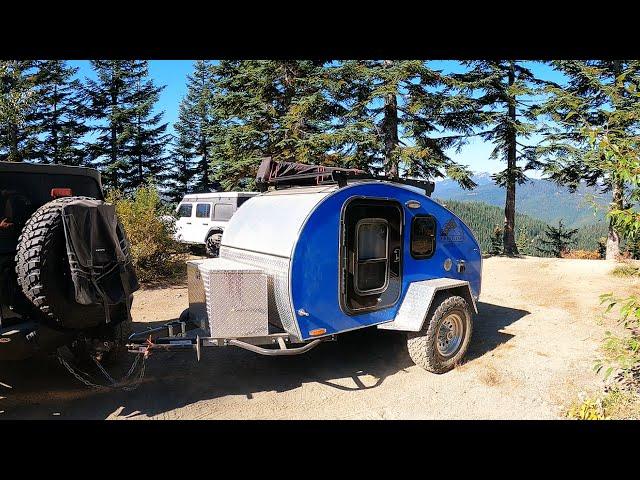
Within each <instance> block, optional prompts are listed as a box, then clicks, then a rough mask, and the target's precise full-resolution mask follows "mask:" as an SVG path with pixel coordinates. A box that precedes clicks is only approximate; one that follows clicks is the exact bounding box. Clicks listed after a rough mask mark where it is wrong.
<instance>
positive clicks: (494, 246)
mask: <svg viewBox="0 0 640 480" xmlns="http://www.w3.org/2000/svg"><path fill="white" fill-rule="evenodd" d="M489 254H490V255H502V228H500V227H499V226H496V228H495V229H494V230H493V234H492V235H491V250H489Z"/></svg>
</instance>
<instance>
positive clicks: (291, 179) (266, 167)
mask: <svg viewBox="0 0 640 480" xmlns="http://www.w3.org/2000/svg"><path fill="white" fill-rule="evenodd" d="M350 180H380V181H386V182H393V183H399V184H402V185H409V186H412V187H416V188H419V189H421V190H424V192H425V194H426V195H427V196H431V194H432V193H433V190H434V186H435V184H434V183H433V182H431V181H428V180H418V179H411V178H396V177H386V176H384V175H372V174H370V173H366V172H365V171H364V170H359V169H355V168H339V167H325V166H322V165H305V164H301V163H291V162H276V161H273V160H272V159H271V157H266V158H264V159H263V161H262V163H261V165H260V168H259V169H258V174H257V175H256V186H257V188H258V190H259V191H261V192H264V191H266V190H267V189H268V188H269V186H270V185H272V186H274V187H275V188H278V186H294V185H297V186H304V185H306V186H312V185H326V184H336V183H337V184H338V186H339V187H345V186H346V185H347V183H348V182H349V181H350Z"/></svg>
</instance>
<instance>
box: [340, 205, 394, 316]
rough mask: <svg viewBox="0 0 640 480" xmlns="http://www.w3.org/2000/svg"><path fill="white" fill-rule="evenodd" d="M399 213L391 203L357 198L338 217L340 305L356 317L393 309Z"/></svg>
mask: <svg viewBox="0 0 640 480" xmlns="http://www.w3.org/2000/svg"><path fill="white" fill-rule="evenodd" d="M402 226H403V210H402V207H401V206H400V204H399V203H398V202H396V201H391V200H377V199H364V198H358V199H354V200H351V201H350V202H348V203H347V204H346V206H345V209H344V211H343V215H342V222H341V228H342V235H341V243H342V245H341V281H340V285H341V288H340V290H341V291H340V304H341V308H342V309H343V311H344V312H345V313H348V314H350V315H357V314H360V313H365V312H371V311H374V310H380V309H384V308H389V307H391V306H393V305H394V304H395V303H396V302H397V301H398V298H399V297H400V290H401V284H402V282H401V280H402Z"/></svg>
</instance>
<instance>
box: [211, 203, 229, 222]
mask: <svg viewBox="0 0 640 480" xmlns="http://www.w3.org/2000/svg"><path fill="white" fill-rule="evenodd" d="M213 216H214V218H215V219H216V220H229V219H230V218H231V217H232V216H233V205H231V204H229V203H217V204H216V205H215V206H214V207H213Z"/></svg>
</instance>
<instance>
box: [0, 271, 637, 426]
mask: <svg viewBox="0 0 640 480" xmlns="http://www.w3.org/2000/svg"><path fill="white" fill-rule="evenodd" d="M612 268H613V265H612V264H610V263H607V262H604V261H596V260H566V259H562V260H556V259H541V258H524V259H507V258H489V259H486V260H485V261H484V272H483V288H482V294H481V296H480V303H479V305H478V307H479V315H477V316H476V317H475V323H474V329H475V331H474V335H473V340H472V345H471V348H470V351H469V353H468V354H467V357H466V362H465V363H464V364H463V365H461V366H460V367H458V368H457V369H455V370H453V371H451V372H449V373H447V374H444V375H433V374H430V373H428V372H425V371H424V370H422V369H420V368H419V367H416V366H415V365H413V364H412V362H411V360H410V359H409V357H408V355H407V354H406V350H405V340H404V336H403V335H402V334H400V333H395V332H385V331H379V330H376V329H368V330H364V331H360V332H354V333H350V334H345V335H342V336H340V337H338V341H337V342H328V343H326V344H323V345H320V346H319V347H318V348H316V349H314V350H312V351H311V352H309V353H307V354H305V355H301V356H296V357H282V358H267V357H262V356H259V355H256V354H253V353H251V352H247V351H243V350H239V349H234V348H233V347H228V348H220V349H216V348H207V349H204V351H203V358H202V360H201V362H200V363H197V361H196V359H195V355H193V354H167V353H164V354H155V355H153V356H152V357H151V358H150V359H149V360H148V362H147V371H146V376H145V378H144V381H143V383H142V385H141V386H140V387H139V388H138V389H137V390H134V391H132V392H113V391H110V392H99V391H95V390H90V389H87V388H85V387H84V386H82V385H80V384H79V383H78V382H77V380H75V379H74V378H72V377H71V376H70V375H69V374H68V373H67V372H66V371H65V370H64V369H62V367H61V366H60V365H59V364H58V363H57V361H55V360H53V359H51V360H43V359H40V360H30V361H27V362H23V363H20V364H14V365H0V419H3V418H4V419H16V418H51V419H56V418H67V419H69V418H80V419H150V418H152V419H326V418H330V419H432V418H442V419H454V418H456V419H547V418H550V419H552V418H559V417H562V416H563V412H564V410H565V408H566V406H567V405H568V404H569V402H571V401H572V400H574V399H575V398H576V396H577V394H578V392H580V391H587V392H588V391H590V390H594V389H596V388H597V387H598V385H599V379H598V377H597V376H596V374H595V373H594V372H593V363H594V360H595V359H596V358H597V356H598V347H599V345H600V342H601V339H602V337H603V335H604V332H605V331H606V330H607V329H612V328H615V327H614V323H615V322H614V321H613V320H612V319H608V318H605V317H603V315H602V311H603V309H602V307H600V306H599V300H598V295H600V294H601V293H604V292H609V291H612V290H615V291H616V292H618V293H620V294H622V293H625V292H630V291H631V290H633V289H637V287H639V286H640V282H638V280H629V279H622V278H616V277H614V276H612V275H610V274H609V272H610V271H611V269H612ZM187 303H188V300H187V290H186V287H184V286H178V287H171V288H164V289H151V290H144V291H140V292H137V294H136V300H135V304H134V311H133V317H134V320H135V321H136V328H137V329H142V328H144V327H145V326H148V325H150V324H155V323H162V322H165V321H167V320H170V319H173V318H177V316H178V315H179V314H180V312H181V311H182V310H183V309H184V308H186V307H187Z"/></svg>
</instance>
